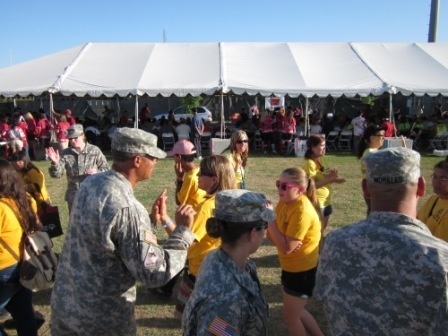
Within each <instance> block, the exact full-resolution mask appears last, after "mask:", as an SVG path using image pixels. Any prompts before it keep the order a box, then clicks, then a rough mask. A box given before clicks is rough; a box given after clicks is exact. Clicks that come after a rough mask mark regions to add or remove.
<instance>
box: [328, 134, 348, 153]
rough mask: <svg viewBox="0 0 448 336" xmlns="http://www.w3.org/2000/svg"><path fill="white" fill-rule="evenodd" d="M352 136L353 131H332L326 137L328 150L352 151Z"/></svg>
mask: <svg viewBox="0 0 448 336" xmlns="http://www.w3.org/2000/svg"><path fill="white" fill-rule="evenodd" d="M352 138H353V132H352V131H342V132H338V131H331V132H330V133H328V136H327V138H326V139H325V143H326V145H327V150H329V151H330V150H339V151H351V150H352Z"/></svg>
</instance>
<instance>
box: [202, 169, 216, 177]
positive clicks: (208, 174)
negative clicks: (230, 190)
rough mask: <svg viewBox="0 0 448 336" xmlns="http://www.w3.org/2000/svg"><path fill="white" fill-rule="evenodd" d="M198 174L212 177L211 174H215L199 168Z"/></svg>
mask: <svg viewBox="0 0 448 336" xmlns="http://www.w3.org/2000/svg"><path fill="white" fill-rule="evenodd" d="M198 176H208V177H213V176H215V175H213V174H211V173H207V172H205V171H202V170H200V171H199V172H198Z"/></svg>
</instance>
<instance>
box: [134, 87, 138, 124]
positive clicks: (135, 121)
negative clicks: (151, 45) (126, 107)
mask: <svg viewBox="0 0 448 336" xmlns="http://www.w3.org/2000/svg"><path fill="white" fill-rule="evenodd" d="M134 118H135V120H134V128H138V95H135V114H134Z"/></svg>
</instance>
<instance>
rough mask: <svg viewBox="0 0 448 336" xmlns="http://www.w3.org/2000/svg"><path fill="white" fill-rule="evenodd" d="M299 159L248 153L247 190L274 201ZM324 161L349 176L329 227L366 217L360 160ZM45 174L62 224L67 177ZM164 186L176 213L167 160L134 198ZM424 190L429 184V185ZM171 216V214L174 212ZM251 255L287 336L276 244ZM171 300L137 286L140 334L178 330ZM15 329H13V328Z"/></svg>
mask: <svg viewBox="0 0 448 336" xmlns="http://www.w3.org/2000/svg"><path fill="white" fill-rule="evenodd" d="M440 160H441V158H437V157H431V156H425V157H423V160H422V171H423V176H424V177H425V178H426V179H427V181H430V180H429V176H430V174H431V173H432V166H433V165H434V164H435V163H436V162H438V161H440ZM302 161H303V159H300V158H295V157H292V156H290V157H284V156H262V155H260V154H257V153H251V156H250V160H249V167H248V173H247V182H248V187H249V189H251V190H254V191H259V192H262V193H264V194H265V195H266V196H267V198H268V199H270V200H271V201H272V202H273V203H274V204H275V203H276V202H277V194H276V188H275V186H274V182H275V180H276V179H277V178H278V175H279V174H280V173H281V171H282V170H283V169H285V168H288V167H293V166H297V165H301V164H302ZM327 161H328V163H329V164H330V166H331V167H332V168H336V169H338V170H339V175H340V176H343V177H345V178H346V179H347V182H346V183H344V184H340V185H335V186H334V197H333V208H334V213H333V215H332V216H331V218H330V223H329V227H328V230H332V229H334V228H338V227H342V226H344V225H347V224H349V223H352V222H355V221H358V220H360V219H362V218H363V217H365V204H364V200H363V197H362V192H361V174H360V168H359V161H358V160H357V159H356V158H355V157H354V156H351V155H344V154H340V153H338V154H336V155H335V154H333V153H329V154H328V155H327ZM36 164H37V166H38V167H40V168H41V169H42V170H43V171H44V172H45V174H46V179H47V187H48V189H49V193H50V196H51V199H52V201H53V203H55V204H56V205H58V206H59V209H60V214H61V221H62V224H63V227H64V228H65V227H66V226H67V222H68V211H67V206H66V203H65V202H64V192H65V189H66V179H65V177H63V178H61V179H53V178H50V177H49V175H48V166H49V162H37V163H36ZM163 188H166V189H167V190H168V195H169V199H168V209H169V212H170V214H171V215H172V216H173V215H174V210H175V201H174V190H175V185H174V170H173V162H172V160H171V159H165V160H159V162H158V163H157V166H156V168H155V171H154V173H153V176H152V178H151V179H150V180H148V181H145V182H142V183H140V184H138V185H137V186H136V188H135V194H136V197H137V198H138V199H139V200H140V201H141V202H142V204H144V205H145V206H146V207H147V208H148V209H150V208H151V205H152V201H153V200H154V199H155V198H156V197H157V195H158V194H159V193H160V192H161V191H162V190H163ZM428 189H429V190H428V193H429V194H430V193H431V192H432V188H431V187H430V186H428ZM173 218H174V216H173ZM159 238H160V239H161V242H163V240H164V239H165V238H166V235H165V233H164V231H163V230H162V229H160V230H159ZM63 239H64V237H59V238H56V239H54V245H55V250H56V251H60V250H61V248H62V244H63ZM253 259H254V260H255V262H256V264H257V265H258V273H259V276H260V280H261V283H262V286H263V290H264V293H265V295H266V297H267V300H268V302H269V306H270V318H269V322H268V325H269V334H270V335H285V334H286V331H285V329H284V326H283V323H282V318H281V308H282V298H281V292H280V281H279V277H280V269H279V263H278V260H277V253H276V249H275V247H274V246H272V244H270V243H269V242H268V241H265V242H264V243H263V245H262V246H261V247H260V249H259V250H258V251H257V253H256V254H254V255H253ZM50 294H51V291H50V290H48V291H43V292H39V293H37V294H35V296H34V303H35V308H36V309H37V310H39V311H40V312H42V313H44V314H45V315H46V316H47V321H49V320H50ZM173 305H174V299H170V300H163V299H159V298H156V297H153V296H152V295H151V294H149V293H148V292H147V291H146V289H145V288H144V287H143V286H141V285H139V286H138V295H137V304H136V311H135V317H136V320H137V325H138V335H181V332H180V322H179V321H178V320H176V319H175V318H174V317H173V311H174V306H173ZM309 310H310V311H311V313H312V314H313V315H314V316H315V317H316V319H317V321H318V322H319V323H320V325H321V326H322V328H323V330H324V332H326V331H327V329H326V322H325V317H324V315H323V313H322V309H321V306H320V305H319V303H317V302H315V301H313V300H311V301H310V304H309ZM11 334H13V333H11ZM40 334H41V335H50V331H49V323H48V322H47V323H45V325H44V326H43V327H42V329H41V333H40Z"/></svg>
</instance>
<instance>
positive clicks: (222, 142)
mask: <svg viewBox="0 0 448 336" xmlns="http://www.w3.org/2000/svg"><path fill="white" fill-rule="evenodd" d="M229 145H230V139H218V138H211V139H210V154H212V155H219V154H222V152H224V151H225V150H226V149H227V147H229Z"/></svg>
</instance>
